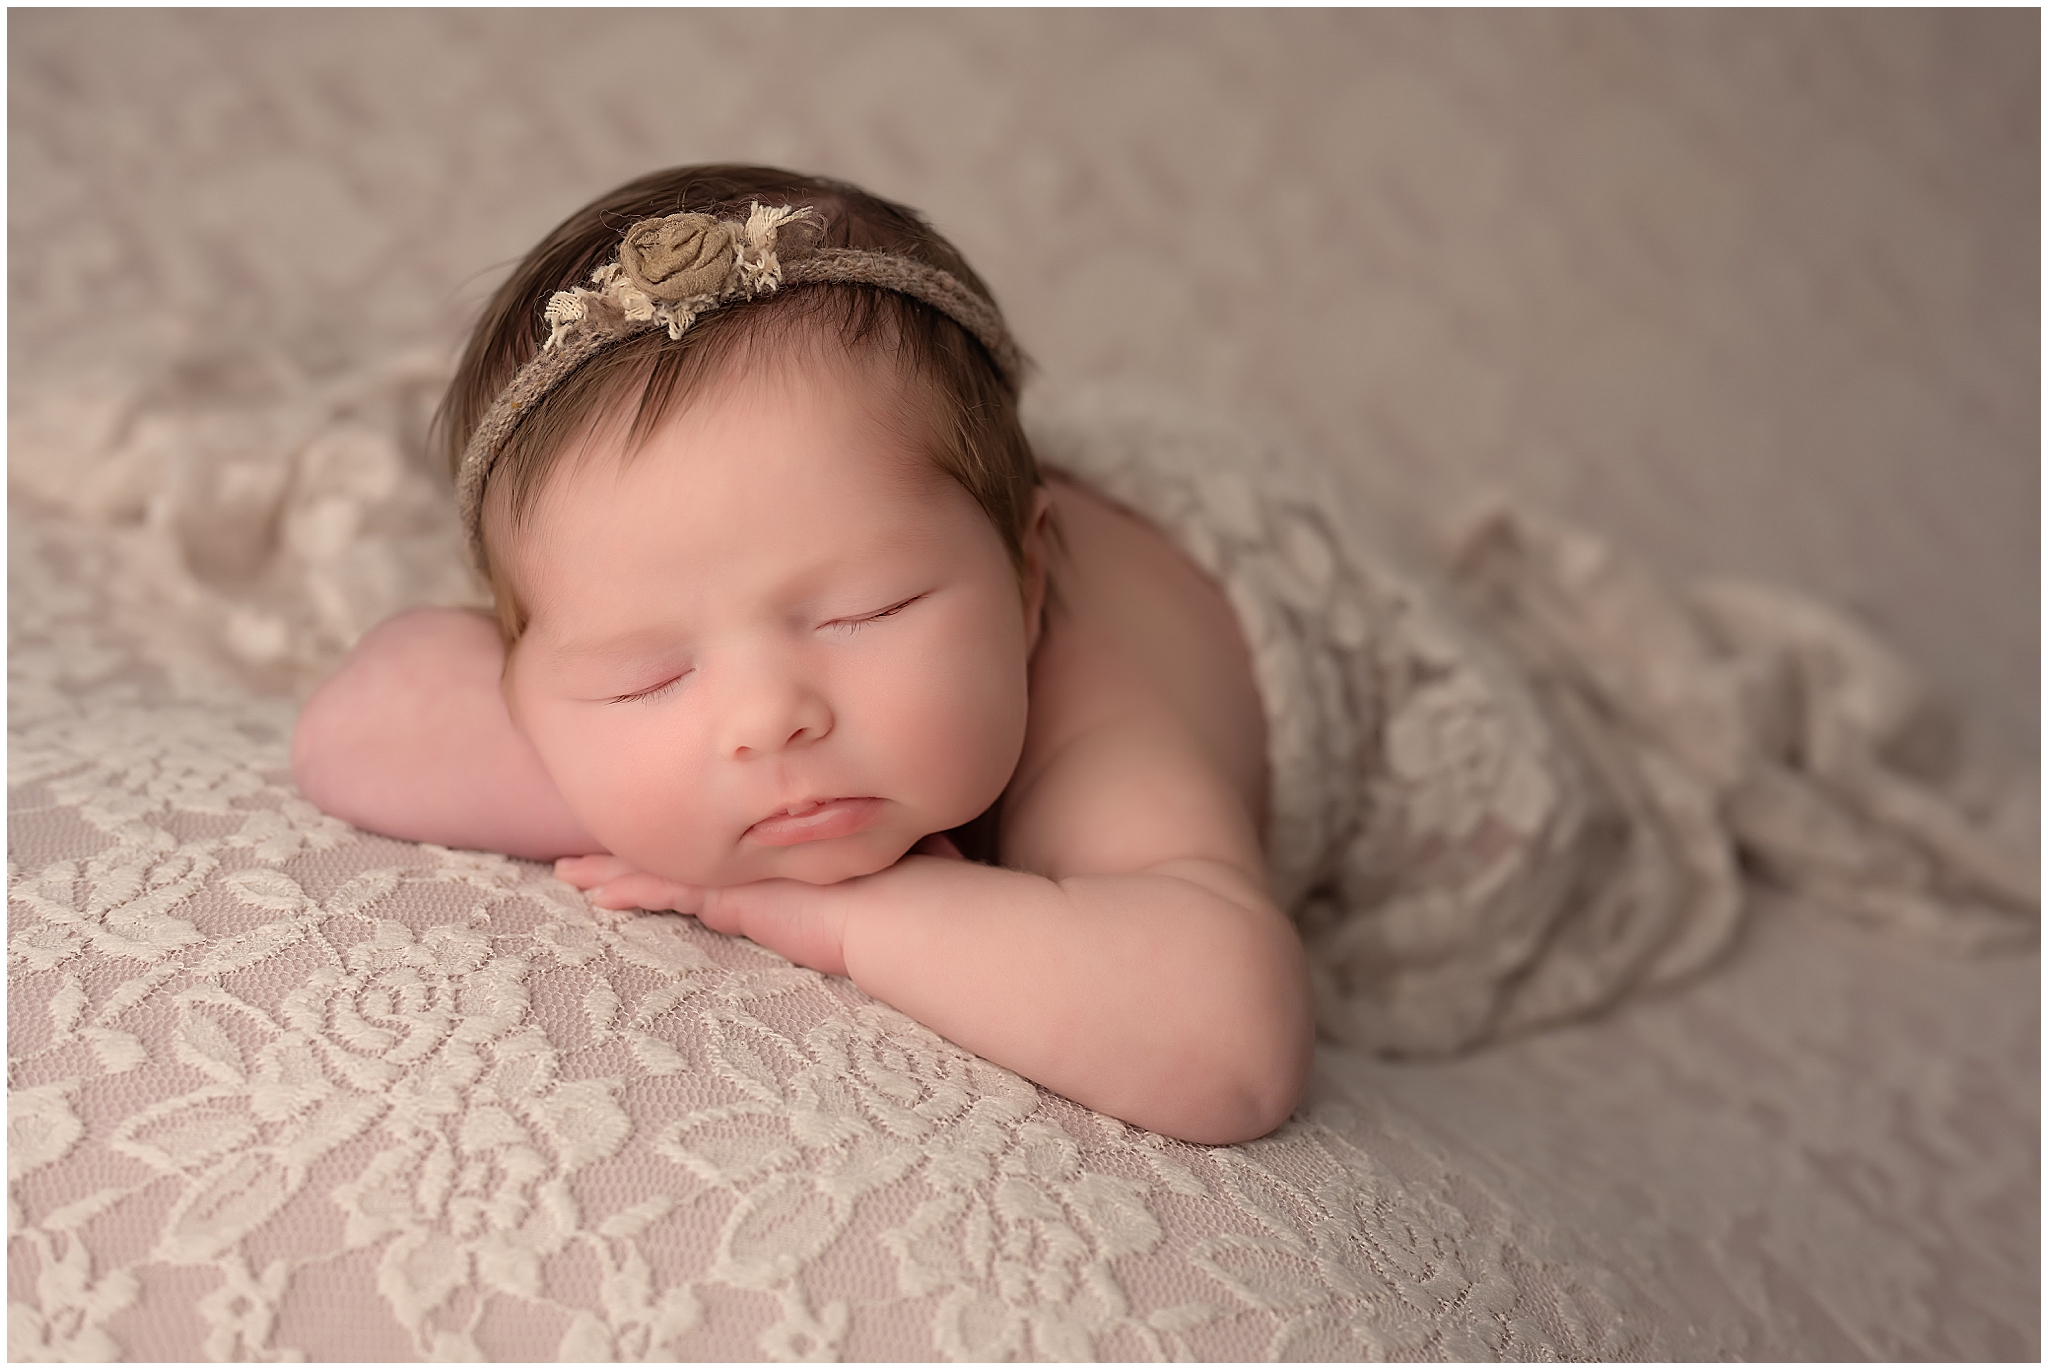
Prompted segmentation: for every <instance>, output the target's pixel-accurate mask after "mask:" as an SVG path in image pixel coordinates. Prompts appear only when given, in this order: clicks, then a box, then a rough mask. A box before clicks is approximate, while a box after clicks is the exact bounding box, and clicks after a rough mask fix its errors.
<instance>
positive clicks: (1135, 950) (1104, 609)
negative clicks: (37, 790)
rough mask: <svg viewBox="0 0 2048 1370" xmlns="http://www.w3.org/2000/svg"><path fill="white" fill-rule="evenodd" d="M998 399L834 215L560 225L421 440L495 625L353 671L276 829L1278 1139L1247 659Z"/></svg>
mask: <svg viewBox="0 0 2048 1370" xmlns="http://www.w3.org/2000/svg"><path fill="white" fill-rule="evenodd" d="M1021 366H1022V361H1021V357H1020V356H1019V354H1018V352H1017V350H1016V347H1015V344H1014V343H1013V342H1011V340H1010V338H1009V336H1008V334H1007V333H1006V332H1005V331H1004V329H1003V325H1002V321H1001V318H1000V316H999V315H998V314H997V313H996V311H995V308H994V305H993V304H992V302H991V301H990V300H989V298H988V292H987V290H986V288H985V287H984V286H983V285H982V284H981V282H980V280H979V279H978V278H977V277H976V276H975V275H974V274H973V273H972V272H971V271H970V270H969V269H968V267H967V266H966V264H965V262H964V261H962V260H961V258H960V256H959V254H958V253H957V252H956V251H955V250H954V249H953V248H952V247H951V246H950V245H949V244H947V243H946V242H945V241H944V240H943V239H940V238H939V237H937V235H935V234H934V233H932V231H931V230H930V229H929V228H928V227H926V226H925V225H924V224H923V223H922V221H921V220H919V219H918V218H917V217H916V216H915V215H913V214H911V213H910V212H909V211H907V210H904V209H902V208H900V207H898V206H895V205H891V204H889V203H887V202H885V201H881V200H878V199H876V198H874V197H872V196H869V195H866V194H864V193H862V192H860V191H858V190H855V189H854V188H852V187H850V186H845V185H841V184H838V183H833V182H826V181H819V180H813V179H809V178H804V177H798V176H793V175H790V174H788V173H785V172H780V171H772V170H768V169H763V168H747V167H695V168H680V169H677V170H673V171H667V172H661V173H657V174H655V175H652V176H648V177H645V178H642V179H641V180H638V181H635V182H633V183H631V184H629V185H627V186H624V187H622V188H621V189H619V190H617V191H615V192H613V193H612V194H610V195H607V196H605V197H603V198H601V199H600V200H598V201H596V202H594V203H593V204H591V205H590V206H588V207H586V208H585V209H583V210H582V211H579V212H578V213H577V214H575V215H574V216H572V217H571V218H570V219H569V220H568V221H567V222H565V223H564V224H563V225H562V226H561V227H559V228H557V229H556V230H555V231H554V232H553V233H552V234H550V235H549V236H548V238H547V239H546V240H544V241H543V242H542V243H541V244H540V245H539V246H538V247H537V248H535V249H534V251H533V252H532V253H530V254H529V255H528V257H527V258H526V260H525V261H524V262H523V263H522V264H521V266H520V268H519V269H518V270H517V271H516V272H515V273H514V275H513V277H512V279H511V280H510V281H508V282H507V284H506V285H505V286H504V288H503V289H501V290H500V291H499V292H498V294H497V296H496V298H495V299H494V300H493V302H492V304H491V305H490V307H489V308H488V309H487V310H486V312H485V316H484V318H483V320H482V321H481V322H480V324H479V325H478V328H477V330H476V333H475V334H474V336H473V337H472V339H471V341H470V345H469V348H468V350H467V352H466V354H465V356H464V359H463V362H462V366H461V369H460V371H459V373H458V375H457V377H456V380H455V382H454V384H453V386H452V388H451V390H450V393H449V396H448V398H447V400H446V402H445V403H444V405H443V408H442V412H441V416H440V421H439V429H440V434H441V438H442V440H443V442H444V444H445V445H446V447H447V449H448V451H449V454H450V456H451V459H452V463H453V465H454V467H455V472H456V478H457V487H458V494H459V496H460V498H461V501H462V504H463V514H464V518H465V520H466V524H467V528H468V531H469V535H470V540H471V549H472V553H473V555H474V556H475V557H476V560H477V563H478V566H479V569H480V571H481V572H482V573H483V575H484V576H485V578H486V579H487V580H488V582H489V584H490V586H491V589H492V593H493V596H494V599H495V603H496V611H497V612H496V622H495V624H494V623H493V622H492V621H491V620H490V619H487V618H484V617H482V616H480V615H476V614H471V613H466V612H461V611H456V610H421V611H416V612H413V613H410V614H405V615H401V616H400V617H398V618H395V619H392V620H390V621H389V622H387V623H385V624H383V625H381V626H380V627H378V628H377V629H375V630H374V631H372V632H371V633H369V634H368V635H366V636H365V637H364V639H363V640H362V642H361V643H360V644H359V645H358V646H357V648H356V649H355V651H354V653H353V654H352V655H351V656H350V657H349V659H348V660H347V661H346V662H345V663H344V664H343V666H342V668H341V669H340V671H338V672H337V673H336V675H335V676H334V677H333V679H331V680H330V681H328V682H327V683H326V684H325V685H323V686H322V687H321V689H320V690H319V691H318V692H317V693H316V694H315V695H314V696H313V698H312V699H311V700H310V701H309V702H308V704H307V706H306V709H305V711H304V713H303V714H302V716H301V718H300V721H299V726H298V731H297V734H296V736H295V738H294V741H293V758H292V760H293V771H294V774H295V776H296V778H297V781H298V784H299V786H300V788H301V789H302V790H303V791H304V793H305V794H306V795H307V797H308V798H310V799H311V800H312V801H313V802H315V803H316V804H318V805H320V806H321V807H322V808H323V809H326V810H327V811H328V812H330V813H333V814H335V815H337V816H339V817H342V818H345V819H347V820H349V821H350V822H353V823H356V824H358V825H360V826H362V827H365V828H370V829H373V830H376V831H379V832H384V833H389V834H391V835H393V836H397V837H403V838H409V839H414V840H419V841H428V842H437V843H442V844H445V845H450V846H464V847H480V848H487V849H491V850H496V851H502V852H506V853H509V854H511V855H515V856H523V857H532V858H540V859H556V870H557V873H558V874H559V875H561V876H562V878H564V879H565V880H568V881H570V882H571V883H573V884H575V885H577V886H579V887H581V888H583V889H586V890H588V891H590V895H591V898H592V899H593V900H594V901H595V902H596V903H597V904H598V905H600V906H601V907H604V908H607V909H630V908H642V909H674V910H678V911H680V912H683V913H689V914H694V915H695V916H697V917H698V918H699V919H700V920H702V921H703V922H704V923H705V924H706V925H707V926H709V927H712V928H715V929H717V930H719V931H721V932H725V933H732V934H736V935H740V936H744V937H748V938H751V939H752V940H753V941H755V942H757V943H760V944H761V945H763V946H765V947H769V948H771V949H773V950H774V951H776V952H778V953H780V954H782V955H783V956H786V957H788V958H789V959H790V960H792V961H794V962H796V963H798V964H800V965H804V966H809V967H812V968H814V969H817V970H820V971H823V972H826V973H828V974H833V975H846V976H849V977H851V978H852V980H853V981H854V983H855V984H857V985H859V986H860V988H861V989H863V990H865V991H866V992H867V993H869V994H871V995H873V996H875V997H876V998H878V999H881V1000H883V1001H884V1002H886V1003H889V1004H891V1005H893V1006H894V1007H896V1008H898V1009H900V1010H901V1011H903V1012H905V1013H907V1014H909V1015H911V1016H912V1017H914V1018H916V1019H918V1020H919V1021H920V1022H923V1023H925V1024H926V1025H928V1026H930V1027H931V1028H933V1029H934V1030H936V1031H937V1032H939V1033H941V1034H943V1035H944V1036H946V1037H948V1038H950V1039H951V1040H952V1041H954V1042H956V1043H958V1044H959V1045H961V1046H963V1047H965V1048H967V1049H969V1050H972V1051H975V1052H978V1053H980V1054H981V1055H983V1056H985V1057H987V1058H988V1059H990V1060H992V1061H995V1062H997V1063H999V1064H1001V1065H1004V1066H1007V1067H1009V1068H1010V1069H1012V1070H1015V1071H1018V1072H1019V1073H1021V1074H1023V1075H1026V1076H1028V1077H1030V1078H1031V1079H1033V1080H1036V1081H1038V1082H1039V1083H1041V1084H1043V1085H1045V1086H1046V1087H1048V1088H1050V1089H1053V1090H1056V1091H1058V1092H1059V1093H1062V1094H1065V1095H1067V1096H1068V1097H1070V1098H1072V1099H1075V1100H1077V1101H1079V1102H1081V1103H1083V1104H1086V1105H1089V1106H1090V1107H1093V1108H1096V1109H1099V1110H1101V1111H1103V1112H1105V1113H1109V1114H1113V1115H1115V1116H1116V1117H1119V1118H1123V1119H1125V1120H1127V1121H1129V1122H1132V1123H1135V1124H1137V1125H1138V1126H1141V1127H1145V1128H1149V1129H1152V1130H1154V1131H1158V1132H1162V1133H1165V1134H1168V1135H1171V1136H1175V1137H1180V1138H1184V1139H1186V1140H1189V1141H1194V1142H1201V1143H1210V1144H1219V1143H1227V1142H1233V1141H1241V1140H1244V1139H1247V1138H1251V1137H1256V1136H1259V1135H1262V1134H1264V1133H1266V1132H1268V1131H1270V1130H1272V1129H1273V1128H1274V1127H1276V1126H1277V1125H1279V1123H1280V1122H1281V1121H1283V1120H1284V1119H1285V1118H1286V1117H1287V1115H1288V1114H1289V1113H1290V1112H1291V1111H1292V1110H1293V1108H1294V1105H1295V1103H1296V1101H1297V1100H1298V1098H1299V1097H1300V1094H1301V1090H1302V1088H1303V1084H1304V1081H1305V1078H1306V1074H1307V1069H1308V1060H1309V1052H1310V1046H1311V1042H1312V1038H1313V1023H1312V1014H1311V1008H1310V993H1309V984H1308V977H1307V971H1306V967H1305V964H1304V958H1303V954H1302V950H1301V946H1300V942H1299V940H1298V938H1297V936H1296V934H1295V931H1294V929H1293V926H1292V925H1291V923H1290V922H1289V920H1288V919H1287V917H1286V916H1285V915H1284V914H1283V913H1282V912H1281V910H1280V909H1279V908H1278V907H1277V906H1276V904H1275V903H1274V901H1273V899H1272V898H1271V897H1270V895H1269V893H1268V890H1267V886H1266V878H1265V868H1264V864H1263V861H1262V857H1261V853H1260V847H1259V838H1258V834H1259V832H1260V830H1261V823H1262V819H1263V806H1264V803H1265V791H1266V786H1267V773H1266V760H1265V731H1264V719H1263V715H1262V713H1261V706H1260V700H1259V696H1258V692H1257V690H1256V689H1255V687H1254V685H1253V681H1252V674H1251V667H1250V662H1249V659H1248V657H1247V653H1246V649H1245V645H1244V642H1243V640H1242V637H1241V635H1240V632H1239V629H1238V626H1237V623H1236V621H1235V619H1234V617H1233V615H1232V613H1231V610H1230V607H1229V605H1228V604H1227V603H1226V601H1225V600H1224V598H1223V596H1222V595H1221V594H1220V593H1219V591H1218V590H1217V588H1216V587H1215V585H1214V584H1212V583H1211V582H1210V581H1209V580H1208V579H1206V578H1205V577H1204V576H1203V575H1202V574H1201V572H1200V571H1198V570H1197V569H1196V568H1195V567H1194V566H1193V565H1192V564H1191V563H1190V562H1188V561H1187V560H1186V558H1185V557H1184V556H1183V555H1182V554H1181V553H1180V552H1179V551H1177V550H1176V549H1175V548H1174V547H1173V545H1172V544H1171V543H1169V542H1168V541H1167V540H1166V538H1165V537H1163V536H1162V535H1161V534H1160V533H1159V532H1157V531H1156V530H1154V529H1152V528H1151V527H1149V526H1148V525H1146V524H1145V523H1144V522H1142V521H1141V520H1139V519H1138V518H1137V517H1135V516H1134V515H1132V514H1130V513H1127V512H1125V511H1124V510H1122V509H1120V508H1118V507H1117V506H1115V505H1113V504H1111V503H1109V502H1108V501H1107V500H1105V499H1103V498H1102V497H1100V496H1098V495H1096V494H1093V493H1091V492H1090V491H1089V490H1087V489H1086V488H1084V487H1082V486H1080V485H1078V484H1076V483H1074V482H1072V481H1069V480H1066V479H1063V478H1061V477H1059V476H1058V475H1056V474H1054V473H1051V472H1045V473H1041V472H1040V470H1039V468H1038V466H1037V464H1036V462H1035V460H1034V459H1033V456H1032V452H1031V449H1030V446H1029V444H1028V443H1027V442H1026V441H1025V438H1024V435H1023V433H1022V430H1021V429H1020V428H1019V426H1018V423H1017V416H1016V387H1017V382H1018V379H1019V373H1020V371H1021ZM963 852H964V853H965V855H966V856H972V857H976V858H979V859H976V860H969V859H964V858H963Z"/></svg>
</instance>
